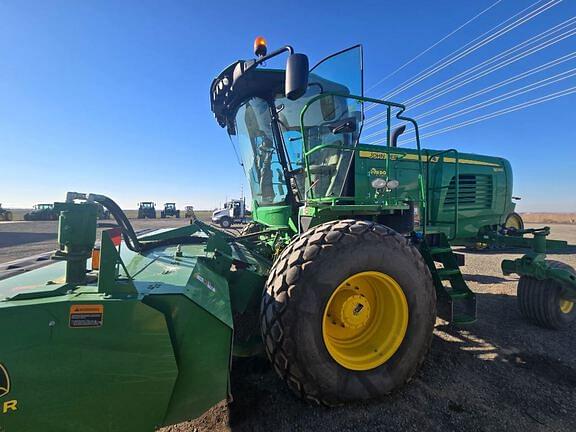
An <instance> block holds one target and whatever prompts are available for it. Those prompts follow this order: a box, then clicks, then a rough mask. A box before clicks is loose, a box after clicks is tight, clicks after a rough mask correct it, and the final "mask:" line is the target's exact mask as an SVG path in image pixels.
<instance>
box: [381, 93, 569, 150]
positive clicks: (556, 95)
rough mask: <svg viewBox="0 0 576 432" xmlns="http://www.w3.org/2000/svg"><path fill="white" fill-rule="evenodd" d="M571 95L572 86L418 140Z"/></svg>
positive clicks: (440, 130)
mask: <svg viewBox="0 0 576 432" xmlns="http://www.w3.org/2000/svg"><path fill="white" fill-rule="evenodd" d="M573 93H576V86H573V87H570V88H567V89H564V90H561V91H558V92H555V93H551V94H549V95H545V96H541V97H539V98H535V99H532V100H529V101H526V102H523V103H520V104H517V105H514V106H511V107H508V108H504V109H501V110H498V111H494V112H492V113H488V114H484V115H482V116H479V117H475V118H473V119H470V120H466V121H464V122H461V123H457V124H455V125H452V126H448V127H445V128H442V129H438V130H435V131H431V132H429V133H427V134H424V135H422V136H421V137H420V138H429V137H433V136H436V135H440V134H443V133H446V132H450V131H453V130H455V129H460V128H463V127H466V126H470V125H473V124H476V123H480V122H482V121H485V120H489V119H492V118H495V117H500V116H502V115H505V114H508V113H511V112H514V111H519V110H522V109H525V108H529V107H531V106H534V105H539V104H541V103H544V102H548V101H551V100H554V99H558V98H561V97H564V96H569V95H571V94H573ZM383 141H385V140H380V141H379V142H383ZM410 141H411V140H404V141H401V142H399V145H402V144H405V143H408V142H410ZM379 142H377V141H374V142H372V143H371V144H378V143H379Z"/></svg>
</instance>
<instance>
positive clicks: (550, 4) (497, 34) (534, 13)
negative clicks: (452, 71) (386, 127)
mask: <svg viewBox="0 0 576 432" xmlns="http://www.w3.org/2000/svg"><path fill="white" fill-rule="evenodd" d="M539 2H540V0H539V1H537V2H536V3H534V4H537V3H539ZM561 2H562V0H550V1H548V3H545V4H544V5H542V6H539V7H538V8H537V9H535V10H533V11H532V12H529V13H528V14H526V15H525V16H524V17H521V18H519V19H517V20H516V21H514V22H512V23H510V24H508V25H507V26H505V27H503V28H501V29H500V30H498V31H496V32H495V33H494V34H492V35H490V36H488V37H487V38H485V39H484V40H481V41H479V42H477V43H476V44H474V45H472V46H471V47H469V48H467V49H465V50H464V51H462V52H461V53H459V54H457V55H456V57H454V58H452V59H449V60H448V61H446V62H444V63H442V64H440V65H438V66H436V67H435V68H433V69H432V70H430V71H428V72H427V73H425V74H424V75H423V76H421V77H420V78H418V79H416V80H414V82H412V83H410V84H409V85H406V86H402V87H400V88H399V89H397V90H395V91H393V92H391V93H389V94H388V95H387V96H386V97H385V98H386V99H388V98H390V97H392V96H395V95H397V94H398V93H401V92H403V91H404V90H406V89H408V88H410V87H412V86H414V85H415V84H418V83H419V82H421V81H423V80H424V79H426V78H428V77H430V76H431V75H434V74H435V73H437V72H439V71H441V70H442V69H445V68H446V67H448V66H450V65H451V64H453V63H455V62H457V61H458V60H461V59H462V58H464V57H466V56H468V55H469V54H471V53H473V52H474V51H476V50H477V49H480V48H482V47H483V46H485V45H487V44H489V43H490V42H493V41H494V40H496V39H498V38H499V37H501V36H503V35H505V34H506V33H508V32H510V31H512V30H514V29H515V28H517V27H519V26H521V25H522V24H525V23H527V22H528V21H530V20H532V19H533V18H535V17H537V16H538V15H540V14H541V13H543V12H546V11H547V10H548V9H550V8H552V7H554V6H557V5H558V4H560V3H561ZM530 7H531V6H529V7H528V8H527V9H529V8H530ZM524 10H526V9H524Z"/></svg>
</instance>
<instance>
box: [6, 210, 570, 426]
mask: <svg viewBox="0 0 576 432" xmlns="http://www.w3.org/2000/svg"><path fill="white" fill-rule="evenodd" d="M133 222H134V225H135V228H136V229H137V230H139V229H146V228H152V227H167V226H175V225H180V224H184V223H188V221H186V220H182V219H180V220H174V219H171V220H155V221H154V220H152V221H150V220H145V221H133ZM552 232H553V236H552V238H559V239H564V240H568V241H569V242H570V243H571V244H576V227H575V226H574V225H568V224H564V225H560V224H559V225H552ZM55 242H56V223H55V222H29V223H24V222H12V223H0V263H2V262H7V261H11V260H14V259H17V258H22V257H28V256H30V255H34V254H37V253H41V252H46V251H49V250H53V249H55ZM464 253H465V255H466V266H465V267H463V269H462V270H463V273H464V274H465V278H466V280H467V281H468V282H469V284H470V287H471V288H472V290H474V291H475V292H476V293H477V296H478V317H479V319H478V321H477V322H476V323H475V324H473V325H470V326H467V327H465V328H452V327H447V326H444V325H442V324H441V323H438V325H437V327H436V330H435V335H434V340H433V343H432V348H431V351H430V353H429V355H428V358H427V360H426V361H425V363H424V365H423V367H422V369H421V370H420V371H419V372H418V373H417V375H416V376H415V378H414V379H413V380H412V382H411V383H409V384H407V385H406V386H405V387H403V388H401V389H400V390H398V391H397V392H396V393H394V394H392V395H390V396H388V397H385V398H383V399H381V400H377V401H371V402H368V403H358V404H354V405H348V406H345V407H340V408H333V409H323V408H316V407H310V406H308V405H306V404H304V403H302V402H300V401H299V400H297V399H295V398H294V397H293V396H292V394H291V393H290V392H289V391H288V390H287V389H286V387H285V386H284V384H283V383H282V382H281V381H280V380H279V379H278V378H277V377H276V375H275V373H274V372H273V371H272V370H271V369H270V367H269V366H268V363H267V361H266V360H265V359H251V360H242V361H235V362H234V365H233V369H232V392H233V395H234V398H235V399H234V401H233V402H232V403H226V402H222V403H220V404H218V405H217V406H215V407H214V408H212V409H211V410H210V411H208V412H207V413H206V414H205V415H204V416H202V417H201V418H199V419H197V420H194V421H192V422H189V423H186V424H181V425H177V426H172V427H168V428H164V429H162V430H161V432H203V431H215V432H220V431H271V430H273V431H274V432H280V431H308V430H314V431H315V432H321V431H330V432H334V431H364V430H371V431H387V430H391V431H392V430H395V431H398V430H401V431H422V430H426V431H462V430H466V431H502V430H506V431H522V432H525V431H570V432H572V431H574V430H576V429H575V428H576V427H575V425H576V412H575V411H574V407H576V356H575V355H574V354H575V353H576V338H575V337H574V335H575V331H576V328H575V327H573V328H571V329H568V330H565V331H551V330H544V329H541V328H539V327H536V326H534V325H531V324H528V323H526V322H525V321H524V320H523V319H522V317H521V316H520V314H519V312H518V309H517V307H516V283H517V277H516V276H509V277H505V276H503V275H502V274H501V272H500V267H499V264H500V261H501V260H502V259H503V258H514V257H518V256H520V255H521V254H522V251H515V252H508V253H495V252H469V251H466V252H464ZM549 258H550V259H556V260H559V261H563V262H566V263H568V264H570V265H572V266H574V267H576V248H574V247H573V248H569V249H567V250H565V251H563V252H562V253H561V254H550V255H549Z"/></svg>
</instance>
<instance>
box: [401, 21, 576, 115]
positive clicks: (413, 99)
mask: <svg viewBox="0 0 576 432" xmlns="http://www.w3.org/2000/svg"><path fill="white" fill-rule="evenodd" d="M575 21H576V17H572V18H569V19H567V20H566V21H563V22H562V23H560V24H558V25H556V26H554V27H552V28H549V29H548V30H545V31H544V32H542V33H539V34H537V35H536V36H533V37H531V38H530V39H527V40H525V41H524V42H522V43H520V44H519V45H516V46H514V47H512V48H509V49H507V50H506V51H503V52H501V53H500V54H498V55H497V56H495V57H491V58H490V59H488V60H485V61H483V62H482V63H480V64H478V65H476V66H474V67H472V68H469V69H467V70H465V71H463V72H461V73H459V74H458V75H455V76H454V77H452V78H450V79H448V80H446V81H444V82H442V83H440V84H437V85H435V86H434V87H431V88H430V89H428V90H426V91H425V92H422V93H420V94H418V95H416V96H413V97H411V98H410V99H407V100H406V101H404V102H403V103H405V104H410V103H412V102H416V101H418V102H424V101H428V100H432V98H429V99H424V100H423V97H424V96H426V95H429V94H434V96H436V95H437V94H438V93H437V91H438V90H440V89H441V88H442V87H445V86H446V85H448V84H450V83H452V82H454V81H456V80H458V79H459V78H462V77H465V76H468V75H471V74H473V73H474V72H477V71H478V70H480V69H482V67H483V66H486V65H490V64H494V63H498V62H499V61H500V60H502V59H503V58H505V57H506V56H508V55H509V54H513V53H514V52H516V51H521V50H522V49H523V48H524V47H526V46H527V45H530V44H532V43H534V42H538V41H540V40H542V39H544V38H545V37H547V36H549V35H551V34H553V33H556V32H558V31H559V30H563V29H564V28H566V27H569V26H570V25H572V24H573V23H574V22H575ZM574 29H575V28H573V29H571V30H567V31H565V32H564V33H561V34H559V35H557V36H554V37H552V38H551V39H550V40H549V41H546V42H542V43H541V44H540V45H536V46H534V47H532V48H528V49H527V50H526V52H525V53H524V54H517V55H516V56H515V57H514V56H513V57H511V58H510V59H508V60H506V63H505V64H502V63H499V64H498V65H497V67H496V68H495V69H492V70H498V69H501V68H502V67H503V66H504V65H506V66H507V65H509V64H511V63H513V62H514V61H516V60H520V59H522V58H524V57H526V56H527V55H530V54H533V53H534V52H537V51H540V49H541V48H546V47H548V46H550V45H552V44H554V43H556V42H560V41H561V40H564V39H565V38H563V37H562V36H565V35H568V36H567V37H569V36H571V35H572V34H573V33H570V32H571V31H573V30H574ZM492 70H491V71H492ZM481 76H484V75H481ZM476 77H477V75H475V78H476ZM468 82H470V81H467V82H466V83H468ZM460 87H461V86H460ZM455 88H459V87H455ZM442 94H445V93H442ZM415 106H420V104H419V105H412V107H415Z"/></svg>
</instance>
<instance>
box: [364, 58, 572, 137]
mask: <svg viewBox="0 0 576 432" xmlns="http://www.w3.org/2000/svg"><path fill="white" fill-rule="evenodd" d="M573 76H576V68H572V69H570V70H568V71H565V72H561V73H559V74H556V75H554V76H552V77H549V78H544V79H542V80H540V81H537V82H535V83H531V84H528V85H526V86H524V87H520V88H518V89H515V90H512V91H510V92H508V93H504V94H502V95H498V96H496V97H494V98H491V99H488V100H486V101H484V102H480V103H477V104H475V105H472V106H470V107H468V108H463V109H461V110H459V111H456V112H453V113H451V114H447V115H445V116H443V117H440V118H437V119H435V120H431V121H429V122H426V123H423V124H420V125H419V129H420V130H424V129H426V128H429V127H430V126H434V125H436V124H438V123H443V122H445V121H447V120H452V119H454V118H456V117H460V116H463V115H465V114H469V113H471V112H473V111H477V110H479V109H482V108H486V107H488V106H491V105H495V104H497V103H500V102H503V101H505V100H508V99H512V98H514V97H517V96H520V95H523V94H525V93H528V92H531V91H534V90H537V89H539V88H542V87H546V86H549V85H552V84H554V83H557V82H560V81H563V80H565V79H568V78H571V77H573ZM382 133H383V132H382V131H378V132H376V133H372V134H369V135H367V136H365V137H363V138H364V139H370V138H373V137H375V136H377V135H380V134H382ZM411 133H414V131H411ZM386 140H387V138H386V139H384V138H383V139H380V140H377V141H375V142H374V143H375V144H379V143H381V142H384V141H386Z"/></svg>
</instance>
